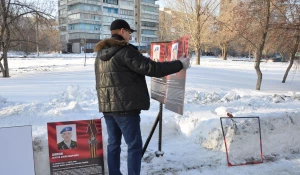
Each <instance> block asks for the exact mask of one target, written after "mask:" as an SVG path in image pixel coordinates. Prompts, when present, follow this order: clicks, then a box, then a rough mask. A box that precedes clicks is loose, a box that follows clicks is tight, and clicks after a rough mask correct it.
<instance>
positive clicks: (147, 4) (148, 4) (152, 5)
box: [141, 2, 159, 8]
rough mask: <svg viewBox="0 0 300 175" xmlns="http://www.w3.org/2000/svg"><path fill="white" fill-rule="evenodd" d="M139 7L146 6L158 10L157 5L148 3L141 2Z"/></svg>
mask: <svg viewBox="0 0 300 175" xmlns="http://www.w3.org/2000/svg"><path fill="white" fill-rule="evenodd" d="M141 5H146V6H151V7H156V8H159V5H157V4H150V3H147V2H141Z"/></svg>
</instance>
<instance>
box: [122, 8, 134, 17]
mask: <svg viewBox="0 0 300 175" xmlns="http://www.w3.org/2000/svg"><path fill="white" fill-rule="evenodd" d="M120 15H126V16H133V10H125V9H120Z"/></svg>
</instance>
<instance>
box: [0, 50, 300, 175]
mask: <svg viewBox="0 0 300 175" xmlns="http://www.w3.org/2000/svg"><path fill="white" fill-rule="evenodd" d="M93 56H94V54H87V65H86V66H84V59H85V55H84V54H77V55H75V54H74V55H73V54H72V55H70V54H65V55H59V54H56V55H54V54H49V55H41V56H40V57H39V58H33V57H29V58H18V57H13V56H12V58H9V67H10V75H11V77H10V78H2V77H1V78H0V127H7V126H21V125H32V128H33V133H32V134H33V145H34V148H33V149H34V161H35V170H36V174H37V175H47V174H50V169H49V160H48V143H47V128H46V125H47V123H48V122H57V121H70V120H85V119H95V118H100V117H101V116H102V115H101V114H100V113H98V111H97V110H98V109H97V99H96V98H97V97H96V91H95V78H94V67H93V66H94V65H93V63H94V58H93ZM237 59H238V58H235V59H234V60H237ZM287 65H288V63H268V62H262V63H261V70H262V73H263V81H262V86H261V90H260V91H257V90H255V86H256V80H257V77H256V72H255V70H254V65H253V62H247V61H232V59H229V60H227V61H223V60H221V59H220V58H214V57H203V58H202V59H201V65H193V66H192V68H190V69H189V70H188V71H187V82H186V93H185V107H184V115H182V116H181V115H178V114H176V113H173V112H171V111H168V110H165V109H164V111H163V140H162V151H164V156H163V157H159V158H157V157H155V151H157V150H158V144H157V143H158V133H157V132H156V133H155V134H154V136H153V138H152V140H151V142H150V144H149V146H148V149H147V151H146V153H145V155H144V158H143V160H142V173H141V174H143V175H146V174H153V175H157V174H163V175H198V174H206V175H218V174H225V175H229V174H230V175H241V174H243V175H250V174H251V175H252V174H260V175H269V174H276V175H290V174H292V175H296V174H300V137H299V135H300V73H299V72H295V71H293V70H292V71H291V72H290V74H289V76H288V79H287V81H286V83H281V81H282V77H283V75H284V72H285V69H286V67H287ZM147 82H148V83H149V84H150V78H147ZM148 87H150V85H149V86H148ZM158 110H159V103H158V102H157V101H155V100H151V107H150V109H149V110H148V111H142V113H141V129H142V136H143V140H144V141H146V139H147V137H148V134H149V132H150V130H151V128H152V125H153V123H154V121H155V118H156V115H157V113H158ZM227 112H230V113H232V114H233V115H234V116H235V117H251V116H258V117H260V124H261V136H262V151H263V158H264V163H262V164H256V165H247V166H234V167H228V166H227V159H226V153H225V146H224V140H223V135H222V129H221V124H220V117H226V113H227ZM235 121H236V122H237V129H235V128H234V127H233V125H232V122H231V121H230V120H229V119H226V120H223V124H224V131H225V134H226V140H227V146H228V150H229V158H230V161H231V163H236V164H238V163H245V162H247V161H253V160H259V159H260V145H259V129H258V122H257V119H240V118H237V119H235ZM103 124H104V122H103ZM103 127H104V131H103V134H104V135H103V136H104V144H105V143H106V138H107V136H106V132H105V124H104V126H103ZM126 152H127V148H126V144H125V143H124V142H123V144H122V153H121V156H122V158H121V161H122V165H121V169H122V171H123V174H127V173H126V170H127V166H126V160H127V159H126ZM1 174H2V173H1Z"/></svg>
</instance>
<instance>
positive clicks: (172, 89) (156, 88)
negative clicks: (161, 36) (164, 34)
mask: <svg viewBox="0 0 300 175" xmlns="http://www.w3.org/2000/svg"><path fill="white" fill-rule="evenodd" d="M189 38H190V37H189V36H184V37H182V38H179V39H178V40H174V41H166V42H153V43H151V52H150V57H151V59H152V60H153V61H157V62H164V61H174V60H178V59H179V58H180V57H181V56H184V57H188V45H189ZM185 79H186V70H181V71H180V72H178V73H175V74H172V75H169V76H166V77H162V78H151V98H153V99H155V100H157V101H159V102H161V103H164V104H165V108H166V109H168V110H170V111H173V112H176V113H178V114H181V115H182V114H183V106H184V93H185Z"/></svg>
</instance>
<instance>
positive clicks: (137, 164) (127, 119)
mask: <svg viewBox="0 0 300 175" xmlns="http://www.w3.org/2000/svg"><path fill="white" fill-rule="evenodd" d="M104 118H105V122H106V126H107V133H108V144H107V164H108V171H109V175H121V174H122V173H121V171H120V153H121V147H120V145H121V139H122V135H123V137H124V139H125V142H126V144H127V146H128V150H127V153H128V157H127V168H128V175H139V174H140V171H141V158H142V149H143V143H142V136H141V129H140V121H141V119H140V115H138V114H137V115H127V116H117V117H116V116H109V115H104Z"/></svg>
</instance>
